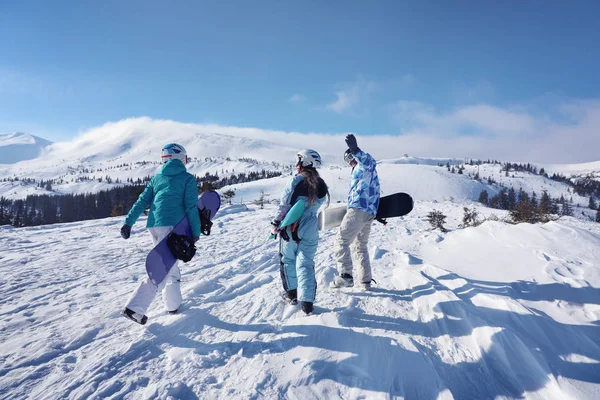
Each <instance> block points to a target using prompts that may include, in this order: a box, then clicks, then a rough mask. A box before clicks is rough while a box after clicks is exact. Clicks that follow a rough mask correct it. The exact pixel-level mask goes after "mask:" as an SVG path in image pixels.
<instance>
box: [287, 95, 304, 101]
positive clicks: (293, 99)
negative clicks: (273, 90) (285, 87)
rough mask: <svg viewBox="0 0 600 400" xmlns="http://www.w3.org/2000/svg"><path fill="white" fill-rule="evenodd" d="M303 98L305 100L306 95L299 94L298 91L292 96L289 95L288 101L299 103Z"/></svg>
mask: <svg viewBox="0 0 600 400" xmlns="http://www.w3.org/2000/svg"><path fill="white" fill-rule="evenodd" d="M304 100H306V97H304V96H303V95H301V94H298V93H296V94H294V95H293V96H292V97H290V98H289V99H288V101H289V102H290V103H301V102H303V101H304Z"/></svg>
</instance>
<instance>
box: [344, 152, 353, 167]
mask: <svg viewBox="0 0 600 400" xmlns="http://www.w3.org/2000/svg"><path fill="white" fill-rule="evenodd" d="M354 160H355V158H354V153H352V151H350V149H348V150H346V152H345V153H344V161H346V162H347V163H348V164H350V162H352V161H354Z"/></svg>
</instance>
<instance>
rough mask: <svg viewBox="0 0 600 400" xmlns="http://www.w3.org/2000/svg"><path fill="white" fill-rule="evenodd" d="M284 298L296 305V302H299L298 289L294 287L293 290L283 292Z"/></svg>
mask: <svg viewBox="0 0 600 400" xmlns="http://www.w3.org/2000/svg"><path fill="white" fill-rule="evenodd" d="M283 300H285V301H286V302H287V303H289V304H291V305H293V306H295V305H296V304H298V290H297V289H292V290H288V291H286V292H285V293H284V294H283Z"/></svg>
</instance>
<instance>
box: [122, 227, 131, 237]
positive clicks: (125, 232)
mask: <svg viewBox="0 0 600 400" xmlns="http://www.w3.org/2000/svg"><path fill="white" fill-rule="evenodd" d="M121 236H122V237H123V239H129V236H131V227H130V226H129V225H127V224H125V225H123V226H122V227H121Z"/></svg>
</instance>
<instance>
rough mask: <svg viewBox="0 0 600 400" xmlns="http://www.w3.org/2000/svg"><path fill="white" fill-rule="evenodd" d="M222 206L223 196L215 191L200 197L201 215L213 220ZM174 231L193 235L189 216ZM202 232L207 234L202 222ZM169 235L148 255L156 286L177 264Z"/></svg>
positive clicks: (151, 275) (148, 263)
mask: <svg viewBox="0 0 600 400" xmlns="http://www.w3.org/2000/svg"><path fill="white" fill-rule="evenodd" d="M220 207H221V197H220V196H219V194H218V193H217V192H215V191H212V190H209V191H206V192H204V193H202V194H201V195H200V197H198V212H199V213H200V214H201V215H202V214H204V215H208V216H209V218H210V219H211V220H212V219H213V218H214V216H215V214H216V213H217V211H219V208H220ZM202 222H206V221H202ZM173 232H175V233H178V234H180V235H188V236H189V237H192V230H191V228H190V224H189V223H188V218H187V216H186V217H184V218H183V219H182V220H181V221H179V223H178V224H177V225H175V227H174V228H173ZM209 232H210V228H209ZM202 233H204V234H206V232H205V224H204V223H202ZM168 237H169V236H168V235H167V237H165V238H164V239H163V240H161V241H160V242H159V243H158V244H157V245H156V246H154V248H153V249H152V250H151V251H150V253H148V256H147V257H146V272H147V273H148V276H149V277H150V280H151V281H152V283H154V284H155V285H156V286H158V285H160V283H161V282H162V281H163V280H164V279H165V277H166V276H167V274H168V273H169V271H170V270H171V268H172V267H173V265H175V261H177V259H176V258H175V257H174V256H173V253H171V250H169V247H168V246H167V238H168Z"/></svg>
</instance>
